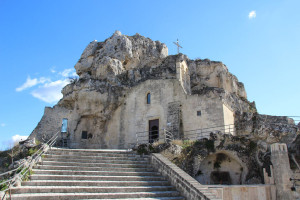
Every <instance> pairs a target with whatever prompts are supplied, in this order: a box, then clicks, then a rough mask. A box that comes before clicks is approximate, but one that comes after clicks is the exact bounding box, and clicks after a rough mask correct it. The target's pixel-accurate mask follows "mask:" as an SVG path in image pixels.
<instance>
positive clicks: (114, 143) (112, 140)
mask: <svg viewBox="0 0 300 200" xmlns="http://www.w3.org/2000/svg"><path fill="white" fill-rule="evenodd" d="M184 63H185V64H184ZM185 66H186V67H185ZM75 69H76V72H77V74H78V75H79V79H76V80H73V81H72V82H71V83H70V84H69V85H67V86H65V88H63V90H62V93H63V98H62V99H61V100H60V101H59V102H58V104H57V105H56V106H54V107H53V108H46V109H45V114H44V116H43V118H42V120H41V121H40V123H39V124H38V126H37V127H36V129H35V130H34V131H33V132H32V134H31V136H30V137H36V138H37V139H38V140H40V141H44V140H46V139H47V138H48V139H49V138H50V137H51V136H52V135H53V134H54V133H55V132H57V131H59V128H60V127H61V120H62V118H67V119H68V130H69V133H68V139H69V141H70V142H71V143H72V142H73V144H71V146H72V145H73V147H78V146H80V147H81V148H127V147H129V146H128V145H129V143H133V141H135V132H137V131H138V130H136V128H135V127H137V128H138V127H142V126H143V127H147V125H146V124H145V122H143V121H141V120H140V121H139V120H138V118H147V120H148V119H150V117H151V116H155V113H151V112H152V111H151V112H150V110H149V108H148V107H147V105H143V106H142V107H141V108H143V109H145V110H146V111H147V109H148V111H149V112H150V113H148V115H149V116H146V115H145V113H144V112H142V113H141V114H139V115H138V116H135V117H134V120H132V121H133V122H131V121H126V120H128V119H127V118H128V117H130V116H131V115H133V114H134V113H135V112H139V111H136V110H134V109H135V108H137V107H136V106H138V105H140V104H139V101H137V98H138V97H137V96H136V95H137V93H136V91H143V90H142V88H141V89H138V88H139V87H144V88H145V90H149V91H150V90H151V91H155V92H156V93H157V94H158V95H160V97H159V99H158V100H157V102H158V101H159V102H160V104H161V105H162V104H163V103H164V102H165V101H171V100H170V98H169V97H170V95H171V96H172V98H174V100H172V101H174V102H177V101H178V99H179V100H182V101H184V99H187V98H191V100H190V101H191V102H192V103H193V104H195V105H196V106H198V107H199V108H203V112H204V113H207V114H208V113H212V115H214V113H215V112H214V109H215V108H214V107H215V106H214V105H213V103H212V102H213V101H216V102H217V101H218V102H220V103H222V104H224V105H226V107H228V108H226V109H227V110H228V112H232V113H233V114H232V116H233V117H234V124H235V126H236V129H237V130H236V134H237V135H246V136H249V137H255V138H257V139H258V140H262V141H265V142H266V143H267V144H271V143H273V142H278V141H284V142H288V143H289V142H292V141H293V140H294V139H295V137H296V135H297V134H299V127H297V126H295V125H294V124H293V123H292V122H291V121H290V119H288V118H286V117H282V118H280V117H271V116H264V115H259V114H258V113H257V110H256V107H255V103H254V102H249V101H248V100H247V94H246V91H245V88H244V85H243V83H241V82H239V81H238V79H237V78H236V77H235V76H234V75H233V74H231V73H230V72H229V71H228V69H227V67H226V66H225V65H224V64H223V63H222V62H216V61H210V60H208V59H205V60H200V59H197V60H191V59H189V58H188V57H187V56H186V55H182V54H178V55H169V56H168V48H167V46H166V45H165V44H163V43H161V42H159V41H152V40H151V39H149V38H145V37H143V36H141V35H139V34H136V35H134V36H126V35H123V34H121V33H120V32H119V31H116V32H115V33H114V34H113V35H112V36H111V37H110V38H108V39H106V40H105V41H103V42H97V41H93V42H91V43H90V44H88V46H87V47H86V49H85V50H84V51H83V53H82V55H81V57H80V59H79V61H78V62H77V64H76V65H75ZM178 80H179V82H178ZM151 81H152V82H151ZM155 81H156V82H155ZM179 84H181V86H182V87H183V90H184V91H183V93H182V94H178V92H176V93H174V91H180V93H181V90H182V89H180V87H179ZM146 85H147V87H146ZM167 85H168V86H167ZM148 86H149V87H148ZM160 87H161V88H160ZM168 87H172V88H173V89H172V88H168ZM163 88H165V92H167V93H168V94H165V97H164V98H162V95H163V92H162V90H160V89H163ZM143 92H145V95H146V92H147V91H143ZM169 94H170V95H169ZM143 95H144V94H143ZM196 97H197V98H198V97H199V98H201V99H203V100H201V101H200V102H199V101H198V100H192V99H193V98H196ZM176 98H177V99H176ZM209 99H213V101H210V100H209ZM142 101H143V100H142ZM197 101H198V102H197ZM134 102H135V103H134ZM174 102H170V105H171V103H173V104H174ZM128 103H130V104H131V103H132V105H128V107H126V105H127V104H128ZM189 104H190V103H189ZM176 105H177V104H176ZM218 105H219V104H218ZM130 106H132V107H130ZM129 107H130V108H129ZM166 107H168V106H165V107H164V109H167V108H166ZM223 107H224V106H223ZM155 109H156V111H157V112H158V111H159V110H161V109H162V108H161V107H159V108H155ZM178 109H181V104H178ZM223 109H224V108H223ZM146 111H145V112H146ZM148 111H147V112H148ZM192 111H194V110H193V109H192ZM153 112H154V111H153ZM159 112H162V113H163V115H165V113H168V111H159ZM132 113H133V114H132ZM177 113H178V115H179V114H180V112H177ZM215 115H216V116H213V117H210V116H208V117H207V119H208V120H211V121H212V122H213V121H216V119H218V115H217V114H215ZM224 116H225V114H224ZM162 118H166V119H165V120H164V119H161V120H162V121H163V122H164V123H165V124H167V125H168V124H170V123H171V122H167V120H168V119H169V118H167V117H166V116H163V117H162ZM177 119H178V118H177ZM202 119H203V120H204V119H206V118H202ZM124 120H125V121H124ZM196 120H197V119H196ZM178 122H180V120H178ZM116 123H119V125H116ZM131 123H132V124H131ZM190 124H192V122H191V123H190ZM275 124H277V125H275ZM278 124H280V125H278ZM162 126H163V125H162ZM179 126H180V125H179V124H178V128H177V129H176V130H178V131H180V130H181V129H180V127H179ZM188 126H189V125H185V127H188ZM201 126H202V128H205V126H208V127H209V126H215V124H210V122H209V121H208V122H207V123H206V122H205V123H203V125H201ZM124 127H126V128H127V129H126V133H124V131H125V128H124ZM128 130H131V132H130V131H128ZM133 131H134V132H133ZM83 132H87V134H86V135H87V139H84V140H83V139H82V137H83V136H82V134H83V135H85V133H83ZM182 134H184V133H181V135H182ZM179 135H180V134H179Z"/></svg>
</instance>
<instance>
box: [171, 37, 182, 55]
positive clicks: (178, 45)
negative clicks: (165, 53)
mask: <svg viewBox="0 0 300 200" xmlns="http://www.w3.org/2000/svg"><path fill="white" fill-rule="evenodd" d="M173 43H174V44H175V45H176V46H177V54H179V48H182V46H180V44H179V40H178V39H177V42H173Z"/></svg>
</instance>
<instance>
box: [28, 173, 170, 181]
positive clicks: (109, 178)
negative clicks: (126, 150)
mask: <svg viewBox="0 0 300 200" xmlns="http://www.w3.org/2000/svg"><path fill="white" fill-rule="evenodd" d="M30 178H31V180H102V181H126V180H127V181H162V180H165V179H164V178H163V177H162V176H96V175H94V176H88V175H51V174H43V175H39V174H33V175H31V177H30Z"/></svg>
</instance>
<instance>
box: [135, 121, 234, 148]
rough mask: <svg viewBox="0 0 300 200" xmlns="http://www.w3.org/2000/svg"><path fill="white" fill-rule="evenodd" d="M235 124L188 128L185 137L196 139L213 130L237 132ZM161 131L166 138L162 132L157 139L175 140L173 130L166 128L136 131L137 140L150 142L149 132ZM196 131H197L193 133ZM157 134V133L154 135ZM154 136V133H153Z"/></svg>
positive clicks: (138, 142)
mask: <svg viewBox="0 0 300 200" xmlns="http://www.w3.org/2000/svg"><path fill="white" fill-rule="evenodd" d="M235 129H236V128H235V126H234V124H227V125H223V126H213V127H208V128H202V129H193V130H187V131H184V135H186V137H185V138H184V139H191V138H194V137H195V138H196V139H199V138H201V137H204V134H207V133H211V132H215V131H220V132H224V133H233V134H234V133H235V132H236V130H235ZM157 131H159V132H161V131H163V133H164V138H161V137H160V136H161V135H160V134H157V135H158V138H155V139H158V140H159V139H164V141H165V142H170V141H172V140H174V139H175V138H174V135H173V133H172V132H170V131H168V130H166V129H159V130H155V131H142V132H136V141H137V144H140V143H143V144H145V143H149V138H150V137H151V136H150V135H149V133H151V132H157ZM193 132H195V133H193ZM154 136H156V135H154ZM197 136H200V137H197ZM152 137H153V135H152ZM150 139H151V138H150Z"/></svg>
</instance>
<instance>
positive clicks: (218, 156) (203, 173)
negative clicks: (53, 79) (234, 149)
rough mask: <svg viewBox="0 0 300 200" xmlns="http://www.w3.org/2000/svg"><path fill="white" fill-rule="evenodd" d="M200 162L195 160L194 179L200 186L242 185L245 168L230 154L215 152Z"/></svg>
mask: <svg viewBox="0 0 300 200" xmlns="http://www.w3.org/2000/svg"><path fill="white" fill-rule="evenodd" d="M200 160H201V159H199V158H196V159H195V166H196V168H197V169H196V170H195V177H196V179H197V180H198V181H199V182H200V183H201V184H220V185H239V184H243V182H244V180H245V176H246V171H247V168H246V166H245V164H243V163H242V162H241V161H240V160H239V159H238V158H237V157H236V156H234V155H232V154H231V153H230V152H227V151H221V152H217V153H214V154H210V155H209V156H207V157H206V158H205V159H203V160H201V161H200Z"/></svg>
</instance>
